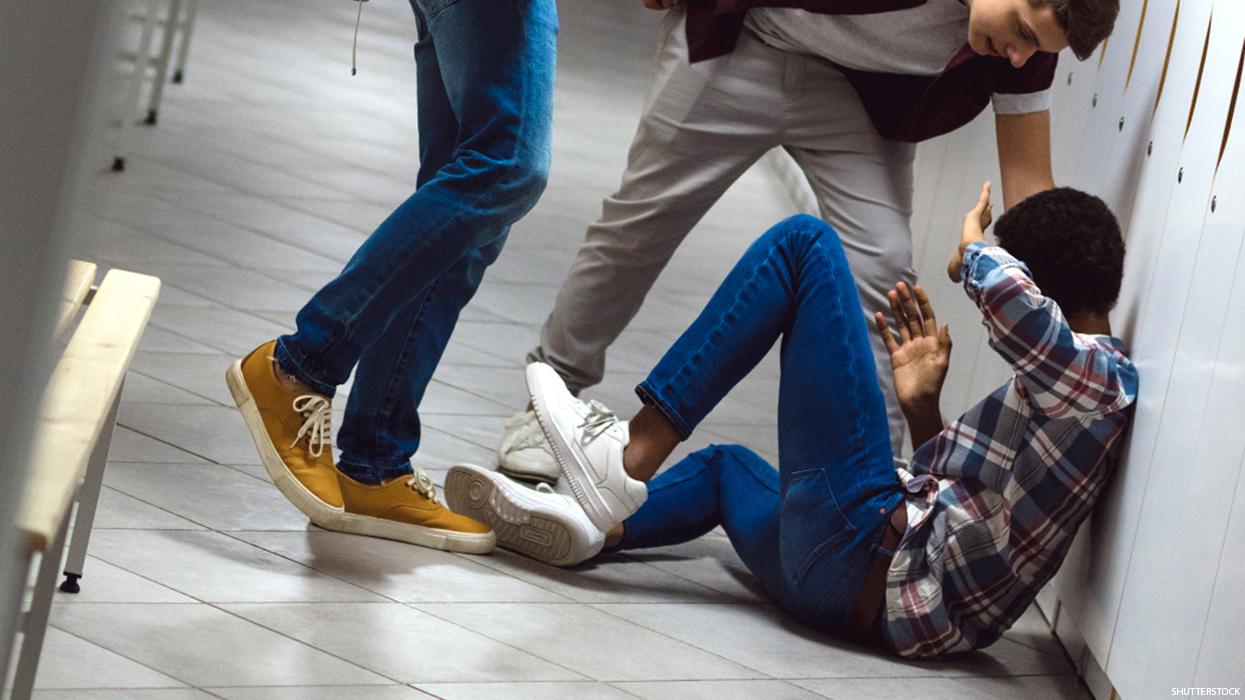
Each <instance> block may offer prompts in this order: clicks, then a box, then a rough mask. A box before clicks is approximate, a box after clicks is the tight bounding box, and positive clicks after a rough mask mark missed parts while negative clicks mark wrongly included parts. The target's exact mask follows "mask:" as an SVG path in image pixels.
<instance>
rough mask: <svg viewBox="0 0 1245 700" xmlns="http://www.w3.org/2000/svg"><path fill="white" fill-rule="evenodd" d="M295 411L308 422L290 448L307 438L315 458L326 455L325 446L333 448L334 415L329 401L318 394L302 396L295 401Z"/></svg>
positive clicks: (304, 424)
mask: <svg viewBox="0 0 1245 700" xmlns="http://www.w3.org/2000/svg"><path fill="white" fill-rule="evenodd" d="M294 410H295V411H297V412H298V413H300V414H301V415H302V416H303V417H304V418H305V419H306V420H304V421H303V425H302V427H300V428H299V429H298V435H295V436H294V442H291V443H290V447H293V446H295V445H297V444H298V441H299V440H302V439H303V437H304V436H305V437H306V438H307V449H308V451H309V452H311V454H312V455H313V456H315V457H319V456H320V455H321V454H323V453H324V448H325V446H326V445H327V446H330V447H331V446H332V444H333V442H332V435H333V413H332V409H331V407H330V404H329V400H328V399H326V398H324V397H323V396H317V395H316V394H302V395H301V396H298V397H295V399H294Z"/></svg>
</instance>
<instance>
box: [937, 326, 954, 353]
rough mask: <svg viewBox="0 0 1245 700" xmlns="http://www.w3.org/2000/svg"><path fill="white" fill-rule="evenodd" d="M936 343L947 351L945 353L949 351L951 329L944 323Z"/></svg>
mask: <svg viewBox="0 0 1245 700" xmlns="http://www.w3.org/2000/svg"><path fill="white" fill-rule="evenodd" d="M938 342H939V344H941V345H942V346H943V347H944V348H946V349H947V352H950V351H951V327H950V326H948V325H947V324H945V323H944V324H942V330H941V331H939V332H938Z"/></svg>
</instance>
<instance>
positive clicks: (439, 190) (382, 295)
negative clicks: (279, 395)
mask: <svg viewBox="0 0 1245 700" xmlns="http://www.w3.org/2000/svg"><path fill="white" fill-rule="evenodd" d="M411 7H412V8H413V9H414V11H415V17H416V21H417V22H418V25H419V41H418V43H416V44H415V61H416V68H417V99H418V108H419V114H418V119H419V155H420V169H419V175H418V178H417V181H416V190H415V193H414V194H413V195H411V197H410V198H409V199H407V200H406V201H405V202H403V203H402V204H401V205H400V206H399V207H398V208H397V210H395V211H394V212H393V213H392V214H390V215H389V217H388V218H387V219H385V221H384V222H383V223H381V224H380V226H379V227H378V228H377V229H376V231H375V232H373V233H372V235H371V236H370V237H369V238H368V239H367V241H365V242H364V243H363V245H362V246H361V247H360V248H359V250H358V252H356V253H355V255H354V257H353V258H351V259H350V262H348V263H347V264H346V267H345V269H343V270H342V272H341V274H340V275H338V277H337V278H336V279H334V280H333V281H331V282H329V283H328V284H327V285H325V286H324V288H323V289H321V290H320V291H319V292H317V293H316V294H315V296H313V297H312V298H311V300H310V301H309V302H308V303H307V305H306V306H304V307H303V308H302V310H301V311H299V312H298V317H297V330H296V332H295V333H294V334H293V335H285V336H282V337H280V338H278V339H277V348H276V358H277V361H278V363H280V365H281V367H282V369H284V370H285V371H286V372H288V373H290V374H292V375H294V376H295V377H296V378H298V379H299V380H301V381H302V382H304V383H306V384H308V385H310V386H311V387H313V388H314V389H315V390H316V391H318V392H320V393H323V394H327V395H329V396H332V395H333V394H334V392H335V390H336V388H337V386H338V385H340V384H342V383H343V382H345V381H346V379H347V378H348V377H349V376H350V371H351V369H355V381H354V387H353V390H352V391H351V394H350V399H349V401H348V402H347V404H346V415H345V420H344V421H343V423H342V425H341V427H340V429H339V430H338V431H337V436H336V438H337V445H338V446H339V447H340V448H341V450H342V456H341V459H340V460H339V464H338V468H339V469H340V470H341V471H342V472H343V473H345V474H347V475H348V476H351V477H353V478H355V479H358V480H360V481H363V482H366V483H378V482H380V481H383V480H387V479H391V478H394V477H396V476H399V475H402V474H405V473H408V472H410V471H411V466H410V459H411V456H412V455H414V454H415V451H416V449H417V448H418V447H419V438H420V422H419V414H418V410H417V409H418V406H419V403H420V400H421V399H422V398H423V394H424V389H425V388H426V387H427V385H428V381H429V380H430V379H431V377H432V373H433V371H434V370H435V369H436V366H437V362H438V361H439V360H440V358H441V354H442V353H443V352H444V351H445V346H446V343H447V342H448V341H449V338H450V334H451V332H452V331H453V329H454V325H455V323H456V322H457V320H458V314H459V312H460V311H461V310H462V308H463V307H464V306H466V304H467V302H468V301H470V300H471V297H472V295H474V294H475V291H476V288H477V287H478V286H479V284H480V281H481V279H482V278H483V276H484V270H485V268H487V267H488V266H489V265H490V264H492V263H493V261H494V260H496V259H497V256H498V254H499V253H500V252H501V248H502V245H503V244H504V243H505V240H506V235H507V233H509V231H510V225H511V224H513V223H514V222H515V221H517V220H519V219H520V218H521V217H522V216H523V215H524V214H526V213H527V212H528V211H529V210H530V209H531V208H532V207H533V206H534V205H535V204H536V200H537V199H539V197H540V194H541V192H542V191H543V190H544V187H545V183H546V180H547V177H548V173H549V163H550V132H551V122H552V114H553V77H554V67H555V62H556V53H557V49H556V43H557V31H558V19H557V6H556V3H555V0H411ZM356 365H357V367H356Z"/></svg>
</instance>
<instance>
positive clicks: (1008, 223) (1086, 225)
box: [994, 187, 1124, 315]
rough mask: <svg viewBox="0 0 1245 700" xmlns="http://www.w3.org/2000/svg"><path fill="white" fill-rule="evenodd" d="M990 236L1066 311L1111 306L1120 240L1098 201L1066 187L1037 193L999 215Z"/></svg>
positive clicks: (1120, 270)
mask: <svg viewBox="0 0 1245 700" xmlns="http://www.w3.org/2000/svg"><path fill="white" fill-rule="evenodd" d="M994 237H995V238H996V239H997V240H998V242H999V245H1001V246H1002V247H1003V248H1005V249H1006V250H1007V252H1008V253H1011V254H1012V255H1013V256H1014V257H1016V258H1018V259H1020V260H1021V261H1023V262H1024V264H1025V265H1027V266H1028V267H1029V271H1030V272H1032V273H1033V281H1034V282H1036V283H1037V286H1038V288H1040V289H1041V290H1042V293H1043V294H1045V295H1046V296H1048V297H1050V298H1051V299H1054V300H1055V303H1057V304H1059V308H1060V309H1062V310H1063V312H1064V314H1065V315H1066V314H1076V313H1080V312H1083V311H1089V312H1096V313H1106V312H1107V311H1110V310H1111V307H1112V306H1114V305H1115V300H1116V298H1117V297H1119V295H1120V281H1121V280H1122V279H1123V277H1124V238H1123V236H1121V235H1120V225H1119V223H1118V222H1117V221H1116V220H1115V215H1114V214H1112V213H1111V210H1110V209H1109V208H1108V207H1107V205H1106V203H1105V202H1103V201H1102V200H1101V199H1099V198H1097V197H1095V196H1093V195H1091V194H1086V193H1084V192H1081V191H1080V190H1074V189H1071V188H1069V187H1059V188H1056V189H1053V190H1047V191H1045V192H1039V193H1038V194H1035V195H1033V196H1032V197H1029V198H1028V199H1026V200H1024V201H1023V202H1021V203H1020V204H1017V205H1016V206H1014V207H1012V208H1011V209H1009V210H1007V213H1005V214H1003V216H1001V217H999V220H998V222H997V223H995V225H994Z"/></svg>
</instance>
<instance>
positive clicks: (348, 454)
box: [337, 236, 505, 484]
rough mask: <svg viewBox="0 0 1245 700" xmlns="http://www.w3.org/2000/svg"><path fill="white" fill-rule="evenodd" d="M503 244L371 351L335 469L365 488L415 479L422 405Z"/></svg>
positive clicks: (469, 264)
mask: <svg viewBox="0 0 1245 700" xmlns="http://www.w3.org/2000/svg"><path fill="white" fill-rule="evenodd" d="M504 242H505V238H504V236H503V237H502V238H499V239H497V240H496V241H494V242H493V243H490V244H489V245H487V246H485V247H483V248H481V249H479V250H473V251H470V252H468V253H467V254H466V255H464V256H463V258H462V260H460V261H459V263H458V264H457V265H455V266H454V267H452V268H450V270H449V271H447V272H446V273H445V274H443V275H441V276H440V277H438V278H437V280H436V281H435V282H433V284H432V286H431V287H429V288H428V289H427V291H426V292H425V293H424V294H423V296H421V297H420V298H419V299H417V300H416V301H415V302H413V303H411V304H410V305H408V306H407V308H405V309H403V310H402V313H400V314H399V315H398V317H397V319H395V320H394V322H393V323H390V324H389V328H388V329H386V331H385V334H384V335H382V336H381V337H380V339H379V340H377V341H376V342H375V343H373V344H371V345H369V346H368V347H367V349H366V350H364V351H363V356H362V357H361V358H359V365H358V367H356V368H355V377H354V384H353V386H352V388H351V391H350V399H349V401H347V402H346V415H345V419H344V420H343V421H342V424H341V428H340V429H339V430H338V433H337V446H338V447H340V448H341V450H342V454H341V458H340V459H338V461H337V468H338V469H339V470H340V471H341V472H342V473H343V474H345V475H347V476H349V477H350V478H352V479H355V480H356V481H361V482H363V483H366V484H378V483H381V482H384V481H388V480H390V479H393V478H395V477H398V476H401V475H403V474H408V473H410V472H411V457H412V455H414V454H415V451H416V450H417V449H418V448H419V440H420V434H421V425H420V420H419V404H420V402H421V401H422V399H423V396H424V391H425V389H426V388H427V387H428V382H429V381H431V379H432V375H433V372H434V371H435V370H436V368H437V363H438V362H439V361H440V360H441V355H442V354H443V353H444V352H445V346H446V344H447V343H448V342H449V339H450V335H451V333H452V332H453V330H454V326H455V324H456V323H457V322H458V314H459V312H461V311H462V309H463V307H464V306H466V305H467V302H469V301H470V300H471V297H472V296H473V295H474V294H475V291H476V289H477V288H478V287H479V285H480V281H481V280H482V279H483V278H484V271H485V269H486V268H487V267H488V266H489V265H491V264H492V263H493V261H495V260H496V259H497V256H498V255H499V254H501V249H502V244H503V243H504Z"/></svg>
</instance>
